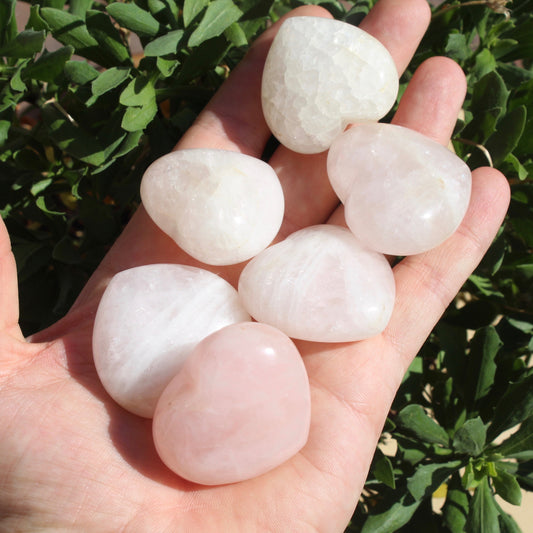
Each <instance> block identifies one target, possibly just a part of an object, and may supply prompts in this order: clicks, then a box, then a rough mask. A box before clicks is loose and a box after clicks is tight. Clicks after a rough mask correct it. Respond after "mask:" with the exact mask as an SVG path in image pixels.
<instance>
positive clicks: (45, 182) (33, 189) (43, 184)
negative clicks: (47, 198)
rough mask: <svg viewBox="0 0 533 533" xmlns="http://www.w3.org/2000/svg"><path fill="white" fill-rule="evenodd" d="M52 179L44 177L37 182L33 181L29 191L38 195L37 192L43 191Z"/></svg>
mask: <svg viewBox="0 0 533 533" xmlns="http://www.w3.org/2000/svg"><path fill="white" fill-rule="evenodd" d="M53 181H54V180H53V179H52V178H44V179H42V180H39V181H38V182H37V183H34V184H33V185H32V186H31V189H30V192H31V193H32V194H33V195H34V196H38V195H39V194H41V193H42V192H44V191H45V190H46V189H47V188H48V186H49V185H51V184H52V182H53Z"/></svg>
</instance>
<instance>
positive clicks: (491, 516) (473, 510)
mask: <svg viewBox="0 0 533 533" xmlns="http://www.w3.org/2000/svg"><path fill="white" fill-rule="evenodd" d="M498 514H499V513H498V509H497V508H496V502H495V501H494V497H493V495H492V492H491V490H490V487H489V483H488V480H487V478H484V479H483V480H482V481H481V483H480V484H479V485H478V487H477V489H476V492H475V493H474V497H473V498H472V502H471V504H470V513H469V514H468V520H467V522H466V527H465V531H466V532H467V533H500V526H499V522H498Z"/></svg>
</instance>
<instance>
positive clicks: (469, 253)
mask: <svg viewBox="0 0 533 533" xmlns="http://www.w3.org/2000/svg"><path fill="white" fill-rule="evenodd" d="M294 14H299V15H314V16H329V15H328V14H327V13H326V12H325V11H324V10H322V9H321V8H318V7H311V6H308V7H302V8H299V9H298V10H296V11H294V12H292V13H291V15H294ZM428 21H429V9H428V5H427V2H426V1H425V0H381V1H380V2H378V4H377V5H376V7H375V8H374V9H373V10H372V12H371V13H370V14H369V16H368V17H367V18H366V19H365V20H364V22H363V24H362V27H363V28H364V29H365V30H366V31H368V32H369V33H371V34H373V35H374V36H375V37H377V38H378V39H379V40H380V41H381V42H382V43H383V44H384V45H385V46H386V47H387V48H388V49H389V51H390V52H391V54H392V56H393V57H394V59H395V61H396V65H397V67H398V71H399V72H401V71H402V70H403V69H404V68H405V67H406V65H407V63H408V62H409V60H410V58H411V56H412V54H413V53H414V50H415V49H416V47H417V45H418V43H419V41H420V39H421V37H422V35H423V33H424V31H425V30H426V28H427V24H428ZM277 28H278V25H275V26H274V27H272V28H270V29H269V30H268V31H267V32H265V34H263V36H262V37H261V38H260V39H259V40H258V41H257V42H256V43H255V45H254V46H253V47H252V49H251V51H250V52H249V54H248V56H247V57H246V58H245V60H244V61H243V62H242V63H241V64H240V65H239V67H238V68H237V69H236V70H235V71H234V73H233V74H232V76H230V78H229V80H228V81H227V82H226V83H225V85H224V86H223V87H222V89H221V90H220V91H219V92H218V93H217V95H216V96H215V98H214V99H213V100H212V102H211V103H210V104H209V105H208V106H207V108H206V109H205V110H204V112H203V113H202V115H201V116H200V117H199V119H198V120H197V122H196V123H195V124H194V125H193V126H192V128H191V129H190V130H189V131H188V133H187V134H186V135H185V136H184V137H183V139H182V140H181V142H180V144H179V145H178V148H197V147H207V148H221V149H227V150H234V151H240V152H243V153H246V154H249V155H253V156H256V157H260V156H261V153H262V151H263V148H264V145H265V143H266V142H267V140H268V137H269V131H268V129H267V126H266V124H265V122H264V119H263V117H262V113H261V107H260V80H261V72H262V65H263V62H264V59H265V56H266V53H267V51H268V47H269V45H270V43H271V41H272V38H273V36H274V34H275V32H276V30H277ZM464 93H465V80H464V75H463V73H462V72H461V70H460V69H459V68H458V67H457V66H456V65H455V64H454V63H452V62H451V61H449V60H447V59H445V58H433V59H430V60H428V61H426V62H425V63H424V64H423V65H422V66H421V67H420V68H419V70H418V71H417V73H416V74H415V76H414V77H413V79H412V81H411V83H410V85H409V88H408V90H407V91H406V93H405V95H404V96H403V98H402V102H401V104H400V107H399V109H398V112H397V113H396V116H395V118H394V122H395V123H397V124H401V125H403V126H407V127H410V128H413V129H415V130H418V131H420V132H422V133H424V134H426V135H428V136H429V137H432V138H434V139H436V140H438V141H439V142H441V143H444V144H446V143H447V142H448V140H449V136H450V134H451V132H452V130H453V126H454V124H455V119H456V117H457V113H458V111H459V109H460V107H461V105H462V100H463V98H464ZM270 164H271V165H272V166H273V168H274V169H275V170H276V171H277V173H278V175H279V177H280V180H281V182H282V185H283V189H284V193H285V200H286V213H285V220H284V223H283V226H282V229H281V232H280V235H279V236H278V240H279V239H281V238H283V237H285V236H287V235H288V234H290V233H292V232H293V231H295V230H297V229H300V228H301V227H305V226H309V225H312V224H319V223H325V222H327V221H329V222H333V223H339V224H341V223H342V222H343V217H342V210H341V208H340V207H339V206H338V200H337V199H336V197H335V195H334V193H333V191H332V189H331V187H330V186H329V184H328V181H327V178H326V175H325V155H324V154H318V155H313V156H308V155H306V156H304V155H299V154H295V153H293V152H290V151H289V150H287V149H285V148H283V147H280V148H278V149H277V151H276V152H275V153H274V155H273V156H272V158H271V160H270ZM508 196H509V194H508V187H507V182H506V180H505V179H504V177H503V176H502V175H501V174H500V173H499V172H497V171H495V170H493V169H489V168H486V169H479V170H477V171H475V172H474V179H473V191H472V200H471V205H470V208H469V211H468V213H467V215H466V218H465V220H464V221H463V224H462V225H461V227H460V228H459V230H458V231H457V232H456V234H455V235H454V236H452V237H451V238H450V239H448V240H447V241H446V242H445V243H444V244H442V245H441V246H440V247H438V248H437V249H435V250H432V251H430V252H428V253H425V254H421V255H418V256H412V257H408V258H406V259H404V260H402V261H401V262H399V263H398V264H397V265H396V266H395V268H394V273H395V279H396V285H397V299H396V306H395V309H394V312H393V316H392V319H391V321H390V324H389V326H388V327H387V329H386V331H385V332H384V333H383V334H382V335H380V336H378V337H375V338H372V339H369V340H366V341H362V342H357V343H346V344H320V343H311V342H299V343H298V347H299V349H300V351H301V353H302V356H303V358H304V362H305V364H306V367H307V371H308V374H309V379H310V383H311V390H312V421H311V431H310V436H309V441H308V443H307V445H306V446H305V447H304V449H303V450H302V451H301V452H300V453H299V454H298V455H297V456H295V457H294V458H292V459H291V460H290V461H288V462H286V463H285V464H283V465H281V466H280V467H278V468H276V469H275V470H273V471H271V472H269V473H267V474H265V475H263V476H260V477H258V478H256V479H252V480H249V481H246V482H241V483H236V484H233V485H226V486H217V487H202V486H199V485H195V484H193V483H189V482H187V481H184V480H182V479H180V478H179V477H177V476H176V475H174V474H173V473H172V472H170V471H169V470H168V469H167V468H166V467H165V466H164V465H163V464H162V462H161V461H160V460H159V458H158V456H157V454H156V452H155V449H154V446H153V443H152V437H151V422H150V421H149V420H146V419H142V418H139V417H137V416H135V415H132V414H130V413H128V412H126V411H124V410H123V409H122V408H120V407H119V406H118V405H116V404H115V403H114V402H113V401H112V400H111V399H110V398H109V396H108V395H107V394H106V392H105V391H104V389H103V388H102V386H101V385H100V383H99V380H98V377H97V375H96V372H95V369H94V365H93V362H92V353H91V336H92V325H93V320H94V315H95V312H96V308H97V305H98V302H99V299H100V297H101V295H102V292H103V290H104V289H105V286H106V284H107V282H108V281H109V279H110V278H111V277H112V276H113V274H115V273H116V272H118V271H121V270H124V269H126V268H129V267H133V266H136V265H141V264H148V263H163V262H164V263H181V264H192V265H197V264H198V263H196V262H195V261H194V260H193V259H191V258H190V257H189V256H187V255H186V254H185V253H184V252H182V251H181V250H179V249H178V248H177V247H176V245H175V244H174V243H173V242H172V241H171V240H170V239H169V238H168V237H167V236H165V235H164V234H163V233H161V232H160V231H159V230H158V229H157V228H156V227H155V226H154V224H153V223H152V222H151V221H150V219H149V218H148V216H147V215H146V213H145V212H144V210H143V209H142V208H140V209H139V211H138V212H137V213H136V214H135V216H134V218H133V219H132V221H131V222H130V224H129V225H128V227H127V228H126V230H125V231H124V233H123V235H122V236H121V237H120V239H119V240H118V241H117V242H116V244H115V245H114V247H113V248H112V249H111V251H110V252H109V254H108V255H107V257H106V258H105V260H104V261H103V263H102V264H101V266H100V267H99V269H98V270H97V271H96V273H95V274H94V276H93V277H92V278H91V280H90V281H89V283H88V285H87V286H86V288H85V289H84V291H83V292H82V294H81V295H80V297H79V298H78V300H77V302H76V304H75V305H74V307H73V308H72V309H71V311H70V312H69V313H68V315H67V316H66V317H65V318H64V319H62V320H61V321H60V322H58V323H57V324H55V325H54V326H52V327H51V328H49V329H47V330H46V331H44V332H41V333H39V334H36V335H34V336H33V338H32V339H31V342H27V341H26V340H24V339H23V337H22V334H21V332H20V328H19V327H18V302H17V287H16V269H15V264H14V260H13V256H12V255H11V253H10V245H9V238H8V236H7V233H6V231H5V227H4V226H3V225H1V227H0V294H1V307H0V427H1V431H2V435H1V436H0V531H6V532H7V531H9V532H11V531H37V530H39V531H41V530H43V531H45V530H50V531H54V532H55V531H83V532H91V531H98V532H102V531H111V532H114V531H127V532H137V531H139V532H145V531H147V532H153V533H158V532H163V531H164V532H182V531H183V532H188V531H191V532H196V531H199V532H211V531H216V532H220V531H222V532H233V531H235V532H246V533H249V532H254V531H260V532H268V531H272V532H285V531H290V532H297V533H298V532H311V531H318V532H320V533H326V532H330V531H331V532H340V531H343V529H344V527H345V526H346V524H347V522H348V520H349V518H350V516H351V514H352V513H353V510H354V508H355V505H356V503H357V500H358V498H359V495H360V492H361V490H362V487H363V484H364V480H365V477H366V475H367V471H368V468H369V465H370V462H371V459H372V456H373V453H374V449H375V445H376V442H377V439H378V437H379V435H380V431H381V428H382V426H383V423H384V420H385V417H386V415H387V412H388V409H389V406H390V403H391V402H392V400H393V398H394V395H395V392H396V390H397V388H398V386H399V384H400V382H401V379H402V376H403V374H404V372H405V370H406V368H407V366H408V365H409V363H410V361H411V360H412V358H413V357H414V355H415V354H416V353H417V351H418V349H419V347H420V346H421V344H422V343H423V342H424V340H425V338H426V337H427V335H428V334H429V332H430V331H431V328H432V327H433V325H434V324H435V322H436V321H437V320H438V318H439V316H440V315H441V314H442V312H443V311H444V309H445V308H446V306H447V305H448V303H449V302H450V300H451V299H452V298H453V296H454V295H455V293H456V292H457V291H458V290H459V288H460V287H461V285H462V283H463V282H464V280H465V279H466V277H467V276H468V275H469V274H470V272H471V271H472V270H473V269H474V268H475V266H476V265H477V263H478V262H479V260H480V259H481V257H482V255H483V254H484V252H485V250H486V249H487V247H488V246H489V244H490V242H491V240H492V238H493V237H494V235H495V233H496V231H497V228H498V227H499V225H500V223H501V220H502V218H503V216H504V213H505V210H506V207H507V203H508ZM202 266H204V265H202ZM204 267H205V266H204ZM241 269H242V265H240V266H239V265H237V266H233V267H225V268H217V269H216V270H214V269H213V268H212V270H214V271H216V273H217V274H220V275H221V276H223V277H224V278H226V279H227V280H228V281H230V282H231V283H232V284H234V285H236V282H237V279H238V276H239V273H240V270H241Z"/></svg>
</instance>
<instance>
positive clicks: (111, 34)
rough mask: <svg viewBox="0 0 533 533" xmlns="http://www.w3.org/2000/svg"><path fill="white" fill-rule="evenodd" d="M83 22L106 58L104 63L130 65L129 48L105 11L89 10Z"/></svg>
mask: <svg viewBox="0 0 533 533" xmlns="http://www.w3.org/2000/svg"><path fill="white" fill-rule="evenodd" d="M85 23H86V24H87V30H88V31H89V33H90V34H91V35H92V36H93V37H94V38H95V39H96V40H97V41H98V44H99V46H100V48H101V52H102V55H105V56H106V57H107V58H108V61H107V63H106V65H110V66H116V65H131V57H130V52H129V49H128V48H126V46H125V45H124V42H123V41H122V36H121V34H120V32H119V31H118V30H117V28H115V26H114V25H113V23H112V22H111V20H110V18H109V16H108V15H107V14H106V13H103V12H102V11H95V10H89V11H87V13H86V17H85Z"/></svg>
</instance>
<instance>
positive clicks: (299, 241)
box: [239, 225, 395, 342]
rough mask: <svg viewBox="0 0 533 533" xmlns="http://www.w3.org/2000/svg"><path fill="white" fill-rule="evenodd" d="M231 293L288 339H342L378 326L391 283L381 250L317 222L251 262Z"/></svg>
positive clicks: (386, 311)
mask: <svg viewBox="0 0 533 533" xmlns="http://www.w3.org/2000/svg"><path fill="white" fill-rule="evenodd" d="M239 295H240V297H241V299H242V302H243V304H244V307H245V308H246V310H247V311H248V312H249V313H250V314H251V315H252V317H253V318H255V319H256V320H257V321H258V322H264V323H266V324H271V325H272V326H274V327H276V328H278V329H280V330H281V331H283V332H284V333H286V334H287V335H289V337H293V338H296V339H303V340H309V341H318V342H348V341H356V340H361V339H364V338H368V337H372V336H374V335H377V334H378V333H380V332H381V331H383V329H384V328H385V326H386V325H387V323H388V321H389V318H390V315H391V312H392V308H393V305H394V295H395V285H394V278H393V274H392V270H391V268H390V266H389V263H388V262H387V260H386V259H385V257H384V256H383V255H381V254H379V253H377V252H373V251H371V250H368V249H366V248H364V247H363V246H362V245H361V244H360V243H359V242H358V241H357V240H356V239H355V237H354V236H353V235H352V234H351V233H350V231H349V230H348V229H346V228H341V227H340V226H332V225H320V226H311V227H309V228H305V229H302V230H300V231H297V232H295V233H293V234H292V235H290V236H289V237H288V238H287V239H285V240H284V241H282V242H279V243H277V244H275V245H274V246H271V247H270V248H267V249H266V250H264V251H263V252H261V253H260V254H259V255H258V256H256V257H255V258H254V259H252V260H251V261H250V263H248V264H247V265H246V267H245V268H244V270H243V271H242V274H241V277H240V279H239Z"/></svg>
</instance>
